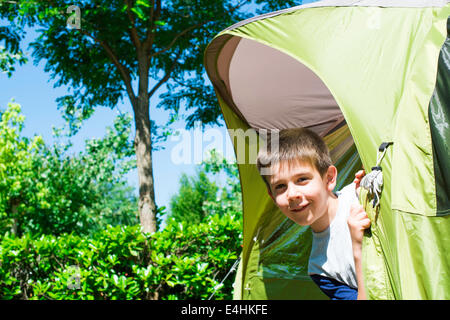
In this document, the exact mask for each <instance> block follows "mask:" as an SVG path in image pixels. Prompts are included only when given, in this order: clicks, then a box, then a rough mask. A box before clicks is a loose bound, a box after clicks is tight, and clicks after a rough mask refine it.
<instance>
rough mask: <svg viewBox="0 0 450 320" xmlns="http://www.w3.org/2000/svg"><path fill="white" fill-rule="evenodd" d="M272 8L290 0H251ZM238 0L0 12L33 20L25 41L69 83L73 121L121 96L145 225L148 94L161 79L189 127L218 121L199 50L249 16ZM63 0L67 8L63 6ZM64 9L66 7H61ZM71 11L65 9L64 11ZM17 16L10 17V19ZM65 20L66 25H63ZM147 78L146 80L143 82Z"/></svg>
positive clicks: (32, 1)
mask: <svg viewBox="0 0 450 320" xmlns="http://www.w3.org/2000/svg"><path fill="white" fill-rule="evenodd" d="M255 2H256V4H259V5H260V6H261V7H260V9H261V10H262V11H264V9H265V8H266V10H267V9H269V10H272V9H274V8H277V9H278V8H281V7H283V6H287V5H292V4H293V3H294V2H293V1H287V2H286V1H279V0H278V1H266V2H267V3H269V4H270V5H267V4H266V2H263V1H259V0H258V1H255ZM250 3H252V1H250V0H248V1H246V0H243V1H236V0H234V1H233V0H228V1H219V0H170V1H164V2H163V1H161V0H136V1H134V0H109V1H106V0H92V1H79V2H78V3H77V5H76V6H73V2H72V1H63V0H52V1H37V0H22V1H19V0H17V1H4V2H3V5H2V6H1V7H0V14H1V15H2V16H3V17H7V18H8V19H9V20H10V21H12V23H13V22H14V25H22V26H23V25H29V26H37V27H40V29H39V32H40V35H39V37H38V38H37V39H36V41H35V42H34V43H33V44H32V48H33V49H34V51H33V55H34V57H35V59H36V61H40V60H46V61H47V63H46V66H45V70H46V71H48V72H51V77H52V78H57V82H56V84H55V85H56V86H61V85H70V87H71V88H72V91H73V92H72V94H71V95H67V96H64V97H61V98H59V99H58V104H59V106H60V107H61V108H62V109H63V111H64V114H65V117H66V118H67V119H68V120H69V121H71V122H72V123H77V121H79V120H81V119H85V118H87V117H89V116H90V115H91V114H92V113H93V111H94V109H95V107H97V106H107V107H111V108H113V107H114V106H116V105H117V103H118V102H119V101H120V100H122V99H123V98H124V97H125V96H126V97H128V99H129V101H130V103H131V105H132V108H133V112H134V120H135V129H136V135H135V141H134V144H135V153H136V159H137V168H138V176H139V213H140V221H141V225H142V227H143V231H144V232H153V231H155V230H156V220H155V212H156V204H155V196H154V182H153V171H152V170H153V168H152V156H151V155H152V149H153V148H152V142H153V141H152V140H153V139H152V138H154V137H155V136H158V130H157V129H158V128H157V127H156V126H155V123H154V122H152V121H151V112H150V99H152V98H153V96H154V94H155V93H156V92H157V90H158V89H159V88H161V87H162V86H163V85H164V84H167V88H168V92H167V93H166V94H163V95H162V96H161V98H162V101H161V103H160V104H159V105H158V107H163V108H165V109H166V110H169V111H170V112H171V114H172V115H176V114H177V113H178V111H179V109H180V104H181V102H184V103H185V107H186V109H187V110H194V112H192V113H191V114H190V115H188V116H187V117H186V123H187V127H188V128H191V127H192V126H193V125H194V123H195V122H196V121H197V120H199V121H202V122H203V123H204V124H214V123H218V121H219V118H220V112H219V109H218V107H217V104H216V100H215V98H214V91H213V89H212V86H210V85H207V83H206V81H205V77H204V71H203V66H202V59H203V51H204V49H205V47H206V45H207V44H208V42H209V41H210V40H211V39H212V37H213V36H214V35H216V34H217V33H218V32H219V31H220V30H222V29H224V28H225V27H227V26H229V25H231V24H233V23H235V22H237V21H240V20H243V19H244V18H247V17H249V13H245V12H244V11H243V10H241V9H242V7H243V6H244V5H246V4H250ZM69 6H70V7H69ZM68 9H69V14H68V11H67V10H68ZM70 13H71V14H70ZM15 17H17V18H15ZM68 22H69V24H70V25H71V26H72V27H73V28H69V27H68V26H67V25H68ZM150 80H153V82H152V81H150Z"/></svg>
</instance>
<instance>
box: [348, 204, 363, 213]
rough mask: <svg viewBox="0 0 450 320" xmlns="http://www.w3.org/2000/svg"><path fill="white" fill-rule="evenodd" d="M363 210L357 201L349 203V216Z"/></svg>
mask: <svg viewBox="0 0 450 320" xmlns="http://www.w3.org/2000/svg"><path fill="white" fill-rule="evenodd" d="M362 211H364V208H363V206H362V205H361V204H359V203H352V204H351V205H350V215H351V216H356V215H357V214H358V213H360V212H362Z"/></svg>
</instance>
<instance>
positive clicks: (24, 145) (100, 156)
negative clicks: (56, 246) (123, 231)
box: [0, 103, 137, 236]
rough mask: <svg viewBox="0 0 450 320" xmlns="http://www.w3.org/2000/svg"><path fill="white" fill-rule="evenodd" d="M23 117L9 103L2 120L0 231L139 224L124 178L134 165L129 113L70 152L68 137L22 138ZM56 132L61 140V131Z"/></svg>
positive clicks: (84, 229) (87, 229)
mask: <svg viewBox="0 0 450 320" xmlns="http://www.w3.org/2000/svg"><path fill="white" fill-rule="evenodd" d="M24 120H25V119H24V116H23V115H21V114H20V106H19V105H18V104H15V103H10V104H9V105H8V108H7V109H6V110H5V112H4V113H3V114H2V117H1V121H0V232H2V233H4V232H5V231H11V232H12V233H13V234H16V235H22V234H23V233H31V234H32V235H34V236H39V235H41V234H53V235H59V234H62V233H64V232H72V231H73V232H75V233H77V234H87V233H90V232H93V231H95V230H98V229H100V228H103V227H105V226H106V225H107V224H119V223H125V224H135V223H137V218H136V214H137V200H136V197H135V196H134V195H133V194H132V192H131V189H130V188H129V187H127V186H126V184H125V182H124V181H123V176H124V174H125V173H127V172H128V171H129V170H130V169H131V168H133V167H134V166H135V161H134V160H133V159H128V160H127V158H130V157H131V155H132V143H131V142H130V141H128V136H129V133H130V122H131V117H130V116H126V115H122V116H119V117H117V119H116V120H115V122H114V127H113V128H109V129H108V130H107V134H106V136H105V137H104V138H102V139H92V140H90V141H87V142H86V149H85V150H84V151H83V152H80V153H79V154H78V155H72V156H71V155H68V150H69V148H70V146H71V144H70V141H69V142H67V141H65V142H64V141H63V142H62V143H55V144H54V145H53V146H50V147H49V146H47V145H45V144H44V141H43V140H42V138H41V137H39V136H35V137H34V138H33V139H29V138H26V137H22V136H21V131H22V128H23V125H24ZM56 135H57V138H58V139H59V140H62V138H63V137H62V135H61V131H58V130H56ZM122 159H123V160H122ZM119 208H120V209H119Z"/></svg>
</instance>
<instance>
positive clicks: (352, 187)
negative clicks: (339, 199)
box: [336, 182, 358, 197]
mask: <svg viewBox="0 0 450 320" xmlns="http://www.w3.org/2000/svg"><path fill="white" fill-rule="evenodd" d="M336 194H337V195H338V196H343V195H349V196H350V195H354V196H355V197H358V195H357V193H356V184H355V183H354V182H352V183H350V184H348V185H346V186H345V187H343V188H342V189H340V190H339V191H337V192H336Z"/></svg>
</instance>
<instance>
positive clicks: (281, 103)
mask: <svg viewBox="0 0 450 320" xmlns="http://www.w3.org/2000/svg"><path fill="white" fill-rule="evenodd" d="M235 38H239V37H235ZM239 39H240V40H232V39H231V40H229V41H228V43H229V44H228V43H227V44H226V45H225V46H224V48H227V47H228V48H229V50H223V51H222V52H221V54H220V55H219V57H218V60H219V61H221V62H222V63H223V64H221V68H220V69H219V70H218V73H219V76H220V78H222V80H223V82H224V83H225V85H226V87H227V91H228V93H229V94H230V96H231V100H232V101H233V102H234V104H235V106H236V107H237V108H238V109H239V111H240V113H241V114H242V116H243V117H244V118H245V119H244V120H245V121H246V122H247V123H248V124H249V125H250V126H251V127H253V128H255V129H280V130H281V129H286V128H297V127H306V128H310V129H311V130H313V131H315V132H316V133H318V134H320V135H322V136H324V135H325V134H326V133H327V132H330V131H331V130H332V129H333V128H334V127H335V126H337V125H339V124H340V123H341V122H342V121H343V115H342V112H341V110H340V108H339V106H338V104H337V102H336V100H335V99H334V97H333V95H332V94H331V92H330V90H329V89H328V88H327V86H326V85H325V84H324V82H323V81H322V80H321V79H320V78H319V77H318V76H317V75H316V74H315V73H314V72H313V71H311V70H310V69H309V68H308V67H306V66H305V65H304V64H302V63H301V62H300V61H298V60H296V59H294V58H293V57H291V56H289V55H287V54H285V53H283V52H281V51H279V50H277V49H274V48H271V47H269V46H267V45H264V44H261V43H259V42H257V41H254V40H250V39H245V38H239ZM230 52H231V53H233V54H231V55H230ZM227 59H229V63H224V62H226V60H227ZM224 65H225V66H226V68H224V67H223V66H224ZM228 66H229V67H228ZM227 69H228V73H227V72H226V71H227Z"/></svg>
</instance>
